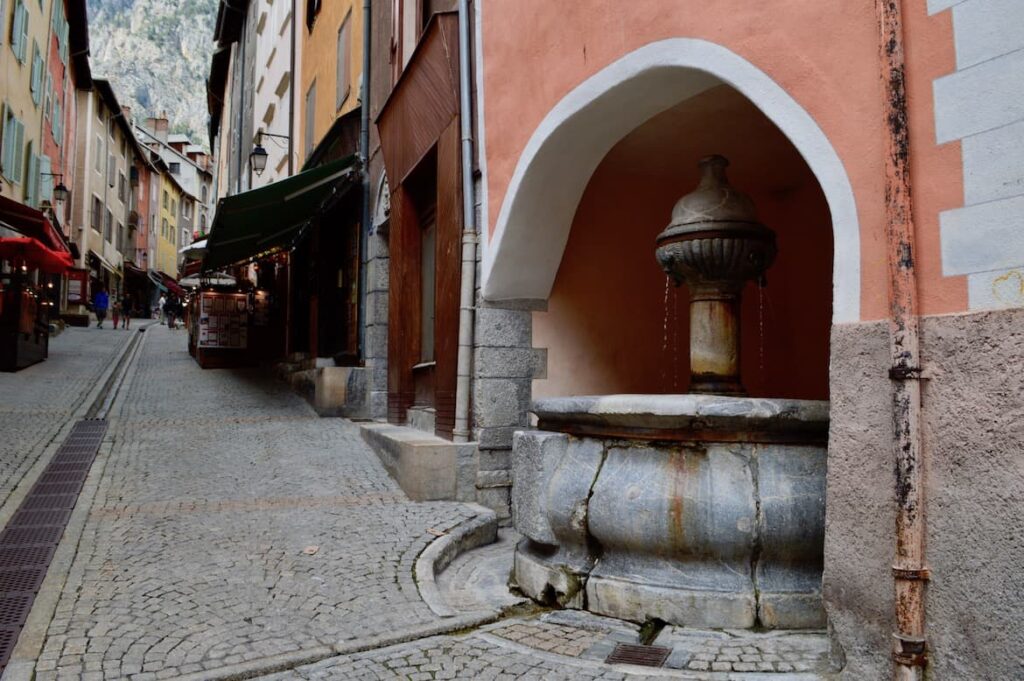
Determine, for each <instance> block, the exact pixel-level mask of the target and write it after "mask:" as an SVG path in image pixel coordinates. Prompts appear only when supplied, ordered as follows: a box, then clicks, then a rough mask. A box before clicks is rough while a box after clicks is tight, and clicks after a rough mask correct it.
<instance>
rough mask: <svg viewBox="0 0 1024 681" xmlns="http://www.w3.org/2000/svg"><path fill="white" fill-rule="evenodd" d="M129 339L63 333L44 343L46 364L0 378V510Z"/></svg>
mask: <svg viewBox="0 0 1024 681" xmlns="http://www.w3.org/2000/svg"><path fill="white" fill-rule="evenodd" d="M129 337H130V334H129V333H128V332H122V331H114V330H112V329H110V328H107V329H93V328H88V329H80V328H69V329H67V330H65V331H64V333H62V334H61V335H59V336H57V337H56V338H53V339H51V340H50V357H49V359H47V360H46V361H44V362H40V363H38V364H34V365H32V366H30V367H26V368H24V369H22V370H21V371H18V372H15V373H0V433H2V434H3V437H0V506H3V504H4V503H5V502H6V501H7V499H8V497H9V496H10V495H11V493H12V492H13V491H14V489H15V488H16V487H17V486H18V483H20V482H21V480H22V478H23V477H24V476H25V474H26V473H27V472H28V471H29V469H30V468H31V467H32V466H33V464H35V462H36V461H37V460H38V458H39V455H40V454H42V453H43V450H44V449H45V448H46V445H47V444H48V443H49V442H50V441H51V440H52V439H53V438H54V436H55V435H56V434H57V432H58V431H59V430H60V428H61V426H63V425H64V424H65V423H66V422H67V421H68V419H69V418H70V417H71V415H72V414H73V413H74V412H75V410H77V409H78V408H79V407H81V406H82V405H83V402H84V400H85V397H86V395H87V394H88V393H89V391H90V389H92V388H93V387H94V386H95V385H96V383H97V381H98V380H99V378H100V376H101V375H102V373H103V371H104V369H106V368H107V367H108V366H109V365H110V363H111V361H112V360H113V359H114V357H115V356H116V354H117V352H118V350H120V349H121V347H123V345H124V343H125V342H127V340H128V338H129Z"/></svg>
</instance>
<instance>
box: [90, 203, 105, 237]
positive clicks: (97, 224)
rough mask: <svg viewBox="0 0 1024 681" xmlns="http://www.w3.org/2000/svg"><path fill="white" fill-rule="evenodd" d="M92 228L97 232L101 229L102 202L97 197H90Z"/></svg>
mask: <svg viewBox="0 0 1024 681" xmlns="http://www.w3.org/2000/svg"><path fill="white" fill-rule="evenodd" d="M92 228H93V229H94V230H96V231H97V232H99V231H101V230H102V229H103V204H102V203H101V202H100V199H99V197H97V196H94V197H92Z"/></svg>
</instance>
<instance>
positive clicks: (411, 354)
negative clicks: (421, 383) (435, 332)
mask: <svg viewBox="0 0 1024 681" xmlns="http://www.w3.org/2000/svg"><path fill="white" fill-rule="evenodd" d="M388 245H389V248H390V268H389V272H388V284H389V285H388V421H390V422H391V423H398V424H401V423H404V422H405V417H406V410H408V409H409V407H411V406H412V403H413V400H414V399H415V397H416V385H415V382H414V380H413V373H412V367H413V365H415V364H416V363H417V362H418V361H419V356H420V316H419V313H420V309H419V299H418V297H417V296H416V295H415V293H416V289H415V286H416V283H415V282H419V280H420V272H419V260H420V256H419V251H420V225H419V220H418V218H417V215H416V208H415V206H414V205H413V202H412V199H411V198H410V197H409V195H408V193H407V192H406V189H405V187H402V186H399V187H396V188H395V189H394V190H393V191H392V193H391V236H390V238H389V240H388Z"/></svg>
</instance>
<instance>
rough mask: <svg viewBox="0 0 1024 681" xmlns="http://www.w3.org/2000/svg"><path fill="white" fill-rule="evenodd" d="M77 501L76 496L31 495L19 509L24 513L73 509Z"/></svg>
mask: <svg viewBox="0 0 1024 681" xmlns="http://www.w3.org/2000/svg"><path fill="white" fill-rule="evenodd" d="M76 501H78V495H77V494H40V495H32V496H30V497H29V498H27V499H25V502H24V503H23V504H22V505H21V508H22V509H24V510H26V511H38V510H45V509H61V508H74V507H75V502H76Z"/></svg>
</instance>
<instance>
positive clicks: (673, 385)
mask: <svg viewBox="0 0 1024 681" xmlns="http://www.w3.org/2000/svg"><path fill="white" fill-rule="evenodd" d="M712 153H720V154H723V155H724V156H726V157H727V158H729V159H730V161H731V166H730V168H729V177H730V180H731V181H732V182H733V184H734V185H735V186H736V187H737V188H739V189H740V190H741V191H743V192H745V193H748V194H749V195H750V196H751V197H752V198H753V200H754V202H755V205H756V206H757V209H758V214H759V217H760V219H761V220H762V221H763V222H764V223H765V224H767V225H768V226H770V227H771V228H772V229H773V230H775V232H776V235H777V239H778V245H779V256H778V258H777V260H776V263H775V264H774V265H773V267H772V268H771V269H770V270H769V272H768V284H769V285H768V288H767V289H766V290H765V296H764V299H763V303H764V310H763V312H764V314H763V320H764V335H763V339H764V340H763V343H762V340H761V339H762V334H761V319H762V317H761V315H760V314H759V309H758V308H759V302H760V301H759V296H758V291H757V288H756V287H755V286H754V285H753V284H750V285H748V287H747V290H746V292H745V299H744V306H743V319H742V324H741V329H742V370H743V377H744V382H745V384H746V387H747V389H748V390H749V391H750V393H751V394H753V395H770V396H775V397H795V398H807V399H827V397H828V333H829V320H830V318H831V295H832V287H831V271H832V231H831V224H830V220H829V211H828V206H827V204H826V203H825V199H824V196H823V195H822V192H821V189H820V188H819V187H818V185H817V182H816V180H815V179H814V176H813V174H812V173H811V171H810V169H809V168H808V167H807V165H806V164H805V163H804V161H803V159H802V158H801V157H800V155H799V154H798V153H797V151H796V149H795V148H794V147H793V146H792V145H791V144H790V143H789V141H788V140H787V139H786V138H785V137H784V136H783V135H782V133H781V132H780V131H779V130H778V129H777V128H776V127H775V126H774V125H773V124H772V123H771V122H770V121H769V120H768V119H767V118H765V117H764V115H763V114H761V112H760V111H759V110H758V109H757V108H756V107H755V106H754V105H753V104H751V103H750V102H749V101H748V100H747V99H746V98H744V97H743V96H742V95H741V94H739V93H738V92H736V91H735V90H733V89H732V88H730V87H728V86H720V87H718V88H715V89H713V90H710V91H708V92H706V93H704V94H702V95H699V96H698V97H695V98H693V99H691V100H689V101H687V102H684V103H682V104H680V105H677V106H676V107H674V108H672V109H670V110H669V111H666V112H664V113H662V114H660V115H658V116H656V117H654V118H653V119H651V120H650V121H648V122H647V123H646V124H644V125H643V126H641V127H640V128H638V129H637V130H635V131H634V132H633V133H632V134H630V135H628V136H627V137H626V138H625V139H623V140H622V141H621V142H620V143H619V144H618V145H616V146H615V147H614V148H613V149H612V150H611V152H610V153H609V154H608V155H607V156H606V157H605V159H604V161H602V163H601V165H600V166H599V167H598V169H597V171H596V172H595V173H594V175H593V177H592V179H591V181H590V184H589V185H588V187H587V190H586V191H585V193H584V195H583V200H582V201H581V203H580V206H579V209H578V211H577V214H576V218H575V220H574V221H573V226H572V231H571V232H570V235H569V244H568V246H567V247H566V251H565V256H564V257H563V259H562V264H561V267H560V268H559V271H558V276H557V278H556V279H555V286H554V288H553V290H552V293H551V298H550V299H549V301H548V311H547V312H539V313H535V314H534V345H535V346H537V347H543V348H547V350H548V378H547V379H546V380H539V381H537V382H535V384H534V396H535V397H540V396H548V395H572V394H603V393H620V392H627V393H628V392H636V393H661V392H669V393H670V392H684V391H685V390H686V389H687V386H688V384H689V376H688V363H689V353H688V342H689V341H688V339H689V325H688V316H687V315H688V307H687V300H688V298H687V292H686V289H685V287H684V288H680V289H678V290H676V289H674V288H673V289H672V290H671V291H669V310H668V313H667V314H668V318H667V319H666V307H665V282H666V277H665V275H664V274H663V273H662V272H661V269H660V267H659V266H658V264H657V262H656V261H655V258H654V244H655V237H656V236H657V234H658V233H659V232H660V231H661V230H662V229H664V228H665V226H666V225H667V224H668V221H669V215H670V213H671V210H672V206H673V205H674V204H675V202H676V201H677V200H678V199H679V198H680V197H681V196H682V195H683V194H685V193H687V192H689V191H690V190H692V189H693V188H694V187H695V186H696V183H697V168H696V162H697V160H698V159H700V158H701V157H702V156H706V155H708V154H712ZM666 324H667V331H666ZM666 335H667V336H668V339H667V343H666ZM762 349H763V361H762Z"/></svg>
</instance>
